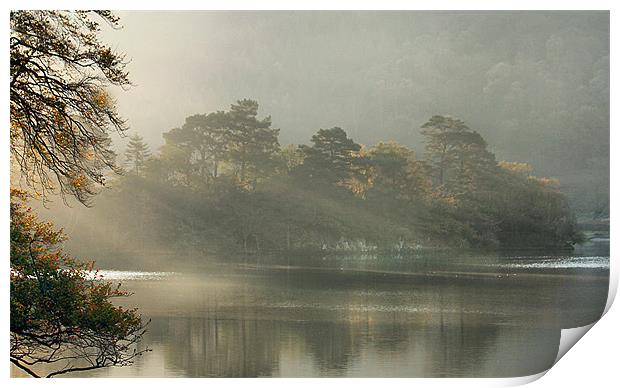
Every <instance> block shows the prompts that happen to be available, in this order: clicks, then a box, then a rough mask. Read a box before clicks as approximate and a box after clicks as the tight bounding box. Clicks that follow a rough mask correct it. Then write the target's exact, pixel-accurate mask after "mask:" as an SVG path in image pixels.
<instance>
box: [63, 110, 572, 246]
mask: <svg viewBox="0 0 620 388" xmlns="http://www.w3.org/2000/svg"><path fill="white" fill-rule="evenodd" d="M421 130H422V133H423V135H424V137H425V140H426V153H425V155H423V157H418V156H417V155H415V153H414V152H413V151H412V150H411V149H409V148H407V147H405V146H403V145H401V144H398V143H396V142H380V143H378V144H375V145H373V146H371V147H366V146H363V145H361V144H358V143H356V142H355V140H354V139H351V138H350V137H349V136H348V135H347V133H346V132H345V130H343V129H342V128H339V127H333V128H330V129H319V130H318V131H317V133H316V134H315V135H313V136H312V138H311V139H310V140H311V142H310V143H311V144H310V145H288V146H285V147H281V146H280V145H279V143H278V134H279V130H278V129H275V128H272V127H271V118H270V117H265V118H262V119H261V118H259V117H258V103H257V102H256V101H252V100H247V99H244V100H240V101H237V103H236V104H233V105H232V106H231V108H230V110H229V111H218V112H214V113H209V114H197V115H193V116H190V117H188V118H187V119H186V120H185V123H184V124H183V125H182V126H180V127H178V128H174V129H172V130H170V131H169V132H167V133H164V135H163V136H164V139H165V145H164V146H163V147H162V148H161V150H160V152H159V153H157V154H155V155H153V156H150V155H149V150H148V147H147V146H146V145H145V144H144V142H143V141H142V140H141V138H140V136H138V135H136V136H133V137H132V139H131V142H130V144H129V147H128V150H127V152H126V158H127V160H126V164H125V165H126V174H125V175H124V176H123V177H121V178H119V179H118V180H117V181H116V182H115V184H114V185H113V186H114V187H113V189H112V190H109V191H107V192H106V193H103V194H102V195H101V197H100V198H99V199H98V203H97V206H95V208H94V209H91V210H89V211H95V212H98V213H99V214H98V215H97V217H96V218H97V219H98V220H99V221H98V222H99V223H100V224H104V225H109V227H110V228H112V229H114V230H122V233H121V235H122V236H118V238H119V239H120V240H121V241H119V242H118V244H119V245H121V246H123V244H124V242H123V241H124V240H127V241H126V243H127V244H129V245H132V246H135V245H134V244H135V242H138V244H140V242H142V243H141V244H142V245H139V246H137V247H136V248H137V249H145V247H147V246H151V247H152V245H149V244H151V243H152V242H153V241H157V242H158V244H159V246H166V247H167V248H170V249H189V248H191V249H192V250H193V251H194V252H203V253H217V252H240V253H251V252H269V251H290V250H338V249H343V250H368V249H377V248H378V249H401V250H407V249H415V248H419V247H455V248H462V247H468V248H498V247H515V246H518V247H536V248H540V247H554V248H558V247H562V248H564V247H570V246H571V245H572V244H573V243H575V242H576V241H577V240H578V239H579V234H578V232H577V231H576V228H575V222H574V219H573V216H572V213H571V210H570V209H569V206H568V203H567V201H566V199H565V197H564V195H563V194H562V193H561V192H560V191H559V183H558V182H557V181H555V180H552V179H547V178H537V177H535V176H533V175H531V173H532V169H531V167H529V166H528V165H527V164H524V163H511V162H505V161H500V162H498V161H496V159H495V155H494V154H493V153H492V152H490V151H489V150H488V148H487V144H486V142H485V140H484V139H483V138H482V136H481V135H480V134H479V133H478V132H476V131H474V130H472V129H470V128H469V127H468V126H467V125H466V124H465V123H464V122H463V121H461V120H458V119H455V118H451V117H447V116H433V117H431V118H430V119H429V120H428V122H427V123H425V124H424V125H423V126H422V129H421ZM110 209H120V211H119V210H115V211H111V210H110ZM74 234H75V233H74ZM83 237H84V236H77V238H80V241H81V242H83V243H86V245H90V244H89V242H88V241H85V240H84V238H83ZM87 240H88V239H87ZM127 244H124V246H128V245H127Z"/></svg>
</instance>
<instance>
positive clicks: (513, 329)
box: [67, 242, 609, 377]
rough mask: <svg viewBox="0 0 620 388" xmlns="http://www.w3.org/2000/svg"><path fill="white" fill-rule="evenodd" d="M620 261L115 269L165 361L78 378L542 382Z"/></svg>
mask: <svg viewBox="0 0 620 388" xmlns="http://www.w3.org/2000/svg"><path fill="white" fill-rule="evenodd" d="M608 252H609V245H608V242H597V243H595V244H590V245H589V246H586V247H584V246H582V247H579V248H578V250H577V251H576V252H575V253H574V254H571V255H563V254H557V253H549V254H547V253H544V252H543V253H540V252H537V253H531V252H530V253H529V254H518V255H516V254H515V255H512V256H510V255H508V254H504V255H499V256H497V255H495V256H493V255H477V256H476V255H473V254H472V255H465V256H456V255H452V256H450V255H429V254H426V255H422V256H424V257H425V258H426V260H422V259H421V258H417V259H416V258H409V259H408V260H406V259H404V258H400V259H399V258H392V259H391V260H389V259H385V258H384V259H375V260H374V261H375V262H373V260H372V258H369V257H358V260H357V261H356V262H355V263H357V264H356V265H357V267H356V268H355V266H353V264H352V263H353V261H349V260H347V259H346V258H342V257H340V258H326V259H325V260H321V261H323V262H325V264H324V266H318V265H317V266H315V267H314V268H310V267H305V268H296V267H292V268H287V267H286V266H285V265H277V264H275V263H270V262H269V260H270V259H267V258H261V259H262V260H264V261H265V263H261V262H259V263H258V264H257V263H256V262H251V261H246V262H245V263H237V264H230V265H212V266H207V267H205V268H203V269H201V270H200V271H195V272H193V273H189V272H183V273H179V272H140V271H103V274H104V276H106V277H107V278H108V279H110V280H113V279H114V280H115V279H120V280H122V281H123V284H124V286H125V288H126V289H129V290H132V291H133V292H135V294H134V295H133V296H131V297H130V298H129V299H126V300H123V303H124V304H131V305H135V306H137V307H139V309H140V311H141V312H142V314H143V316H144V317H145V318H147V319H151V320H152V321H151V323H150V326H149V330H148V333H147V334H146V336H145V337H144V339H143V341H142V343H141V346H143V347H149V348H151V349H152V352H149V353H147V354H145V355H144V356H143V357H142V358H140V359H138V360H137V362H136V363H135V364H134V365H133V366H131V367H125V368H109V369H104V370H98V371H93V372H88V373H85V374H74V375H72V376H73V377H78V376H80V377H85V376H97V377H108V376H109V377H112V376H118V377H120V376H141V377H210V376H212V377H251V376H286V377H312V376H351V377H353V376H364V377H371V376H384V377H396V376H402V377H431V376H433V377H440V376H472V377H473V376H478V377H480V376H488V377H491V376H493V377H504V376H523V375H530V374H535V373H538V372H541V371H543V370H545V369H547V368H549V367H551V366H552V365H553V362H554V360H555V358H556V355H557V351H558V345H559V341H560V330H561V328H569V327H577V326H583V325H587V324H589V323H591V322H593V321H595V320H596V319H598V318H599V317H600V315H601V313H602V311H603V309H604V306H605V302H606V298H607V290H608V274H609V270H608V268H609V254H608ZM447 256H450V257H447ZM493 257H495V258H494V259H493ZM433 258H434V259H435V261H436V262H435V264H428V263H429V262H431V263H432V260H433ZM271 260H275V259H271ZM415 260H417V261H418V264H416V263H415V262H414V261H415ZM364 261H366V264H365V266H366V269H364V268H362V265H361V264H359V263H363V262H364ZM376 261H384V262H386V263H384V264H385V267H386V268H388V269H387V270H382V269H381V267H382V265H381V264H380V263H377V262H376ZM490 261H494V264H493V263H492V264H489V262H490ZM347 262H348V263H349V264H347ZM442 262H446V263H447V262H449V263H450V265H451V268H457V269H458V270H456V271H442V269H441V266H442V264H441V263H442ZM336 263H337V264H336ZM395 263H399V264H395ZM420 263H422V264H420ZM471 263H474V264H471ZM475 263H478V264H475ZM483 263H487V265H486V266H485V265H483ZM390 264H391V265H392V269H389V267H390ZM457 264H460V265H457ZM335 265H340V266H341V267H342V268H341V269H336V268H334V266H335ZM420 265H422V267H420ZM455 265H457V266H456V267H454V266H455ZM395 268H401V270H400V271H396V270H394V269H395ZM403 268H408V270H406V269H403ZM467 268H469V271H467V270H466V269H467ZM420 274H424V276H419V275H420ZM480 274H483V275H480ZM67 377H71V376H67Z"/></svg>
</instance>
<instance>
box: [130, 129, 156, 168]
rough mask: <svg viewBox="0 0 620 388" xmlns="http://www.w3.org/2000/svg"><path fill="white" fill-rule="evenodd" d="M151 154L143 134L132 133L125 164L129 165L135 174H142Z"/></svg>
mask: <svg viewBox="0 0 620 388" xmlns="http://www.w3.org/2000/svg"><path fill="white" fill-rule="evenodd" d="M150 156H151V152H150V150H149V146H148V145H147V144H146V143H145V142H144V139H143V138H142V136H140V135H138V134H137V133H135V134H133V135H131V136H130V137H129V144H127V149H126V150H125V164H126V165H127V166H128V170H129V171H130V172H131V173H133V174H135V175H142V174H143V173H144V167H145V165H146V161H147V160H148V158H149V157H150Z"/></svg>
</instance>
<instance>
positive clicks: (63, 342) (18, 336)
mask: <svg viewBox="0 0 620 388" xmlns="http://www.w3.org/2000/svg"><path fill="white" fill-rule="evenodd" d="M23 199H24V194H23V193H20V192H17V191H12V192H11V230H10V235H11V260H10V262H11V303H10V304H11V353H10V361H11V362H12V363H13V364H14V365H16V366H18V367H19V368H21V369H22V370H24V371H26V372H27V373H29V374H30V375H32V376H35V377H39V372H38V371H37V369H38V367H39V366H41V365H46V366H49V365H52V366H53V367H55V368H57V369H56V370H55V371H53V372H51V373H50V374H48V375H47V377H51V376H55V375H59V374H63V373H68V372H72V371H80V370H90V369H97V368H102V367H106V366H111V365H117V366H123V365H129V364H131V363H132V360H133V359H134V358H135V357H136V356H138V355H140V354H141V353H142V351H138V350H137V349H136V344H137V342H138V341H139V339H140V337H141V336H142V334H143V333H144V325H143V324H142V321H141V318H140V316H139V315H138V314H137V313H136V312H135V310H128V309H125V308H123V307H120V306H116V305H114V304H113V303H112V302H111V298H115V297H121V296H125V295H127V293H125V292H123V291H121V290H120V289H119V286H120V285H119V286H113V285H112V284H111V283H109V282H105V281H103V280H102V279H101V277H100V276H98V275H97V274H96V272H93V270H92V268H93V267H92V263H82V262H79V261H76V260H74V259H72V258H71V257H69V256H67V255H65V254H64V253H63V252H62V250H61V248H60V245H61V243H62V242H63V241H64V239H65V236H64V235H63V233H62V231H60V230H55V229H54V227H53V225H52V224H51V223H44V222H40V221H38V220H37V217H36V215H35V214H34V213H33V211H32V210H31V209H30V208H26V207H25V205H24V203H23Z"/></svg>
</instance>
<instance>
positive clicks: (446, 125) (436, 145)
mask: <svg viewBox="0 0 620 388" xmlns="http://www.w3.org/2000/svg"><path fill="white" fill-rule="evenodd" d="M422 134H423V135H424V136H425V137H426V159H427V162H428V164H429V166H430V168H431V172H432V174H433V177H434V180H435V183H436V185H437V186H438V187H439V188H440V189H446V190H447V191H449V192H452V194H459V195H460V194H463V193H464V191H467V190H469V191H471V190H473V189H474V187H473V186H472V185H474V181H475V180H477V179H478V178H480V177H481V176H482V175H483V174H484V173H485V172H489V169H493V168H495V167H496V165H497V162H496V161H495V156H494V155H493V154H492V153H491V152H489V151H488V150H487V144H486V142H485V141H484V139H483V138H482V136H480V134H479V133H478V132H476V131H473V130H471V129H470V128H469V127H468V126H467V125H466V124H465V123H464V122H463V121H462V120H459V119H454V118H452V117H447V116H433V117H431V118H430V120H429V121H428V122H426V123H425V124H424V125H422ZM478 180H479V179H478Z"/></svg>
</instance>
